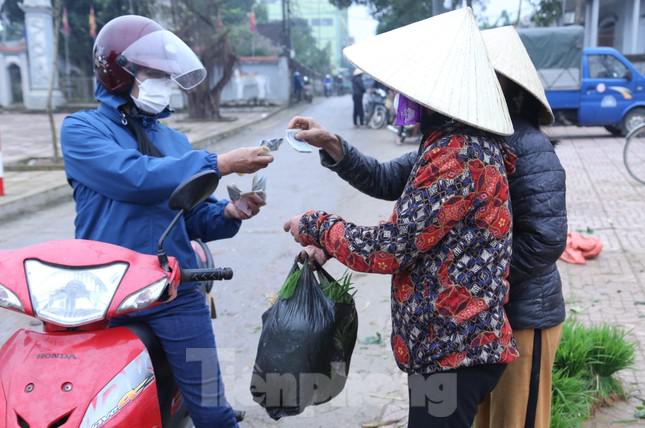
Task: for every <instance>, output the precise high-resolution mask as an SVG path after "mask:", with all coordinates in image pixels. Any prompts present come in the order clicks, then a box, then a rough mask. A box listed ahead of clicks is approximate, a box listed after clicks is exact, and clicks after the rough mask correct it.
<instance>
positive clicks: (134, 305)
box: [116, 278, 168, 314]
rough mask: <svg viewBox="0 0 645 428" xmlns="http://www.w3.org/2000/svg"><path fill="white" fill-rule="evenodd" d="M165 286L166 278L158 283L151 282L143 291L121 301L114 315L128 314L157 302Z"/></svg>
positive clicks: (166, 283)
mask: <svg viewBox="0 0 645 428" xmlns="http://www.w3.org/2000/svg"><path fill="white" fill-rule="evenodd" d="M167 285H168V280H167V279H166V278H162V279H160V280H159V281H156V282H153V283H152V284H150V285H149V286H147V287H146V288H144V289H143V290H139V291H137V292H136V293H132V294H131V295H129V296H128V297H127V298H126V299H125V300H124V301H123V303H121V305H120V306H119V309H117V310H116V313H117V314H120V313H123V312H130V311H134V310H137V309H142V308H145V307H147V306H150V305H151V304H153V303H154V302H156V301H157V300H159V297H160V296H161V293H163V291H164V290H165V289H166V286H167Z"/></svg>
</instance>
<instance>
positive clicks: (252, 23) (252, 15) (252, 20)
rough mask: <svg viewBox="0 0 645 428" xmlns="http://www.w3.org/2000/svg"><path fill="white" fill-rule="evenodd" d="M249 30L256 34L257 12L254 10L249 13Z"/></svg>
mask: <svg viewBox="0 0 645 428" xmlns="http://www.w3.org/2000/svg"><path fill="white" fill-rule="evenodd" d="M249 30H251V33H255V11H254V10H252V11H251V13H249Z"/></svg>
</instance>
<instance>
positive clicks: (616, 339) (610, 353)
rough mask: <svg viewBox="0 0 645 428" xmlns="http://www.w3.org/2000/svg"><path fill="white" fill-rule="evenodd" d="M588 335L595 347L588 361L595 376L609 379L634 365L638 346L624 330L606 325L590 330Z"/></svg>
mask: <svg viewBox="0 0 645 428" xmlns="http://www.w3.org/2000/svg"><path fill="white" fill-rule="evenodd" d="M587 335H588V337H589V338H590V339H591V342H592V345H593V346H592V347H591V349H590V350H589V352H588V354H587V361H588V363H589V365H590V367H591V370H592V371H593V373H594V374H596V375H598V376H601V377H608V376H611V375H613V374H614V373H616V372H618V371H620V370H622V369H625V368H627V367H629V366H631V365H632V364H633V363H634V353H635V351H636V344H635V343H633V342H630V341H628V340H627V332H626V331H625V330H623V329H622V328H618V327H615V326H610V325H607V324H604V325H601V326H597V327H592V328H590V329H589V330H588V332H587Z"/></svg>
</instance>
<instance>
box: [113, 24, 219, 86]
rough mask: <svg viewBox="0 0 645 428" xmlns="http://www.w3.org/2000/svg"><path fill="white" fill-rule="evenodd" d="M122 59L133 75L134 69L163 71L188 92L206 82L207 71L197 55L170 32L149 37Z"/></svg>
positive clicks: (153, 33)
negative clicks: (137, 67) (144, 68)
mask: <svg viewBox="0 0 645 428" xmlns="http://www.w3.org/2000/svg"><path fill="white" fill-rule="evenodd" d="M123 56H124V57H125V59H126V60H127V64H126V66H125V69H126V70H128V71H129V72H130V73H133V72H134V70H133V67H132V65H135V66H143V67H147V68H152V69H155V70H160V71H163V72H165V73H168V75H169V76H170V78H171V79H172V80H173V81H174V82H175V83H177V85H178V86H179V87H180V88H182V89H184V90H186V91H187V90H189V89H192V88H194V87H195V86H197V85H199V84H200V83H201V82H202V81H204V79H205V78H206V69H205V68H204V66H203V65H202V63H201V61H200V60H199V58H197V55H195V53H194V52H193V51H192V49H190V48H189V47H188V45H186V43H184V42H183V41H182V40H181V39H180V38H179V37H177V36H176V35H174V34H173V33H171V32H170V31H168V30H162V31H154V32H152V33H149V34H146V35H145V36H143V37H142V38H140V39H139V40H137V41H136V42H134V43H132V44H131V45H130V46H128V48H127V49H126V50H124V51H123Z"/></svg>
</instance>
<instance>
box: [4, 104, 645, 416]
mask: <svg viewBox="0 0 645 428" xmlns="http://www.w3.org/2000/svg"><path fill="white" fill-rule="evenodd" d="M299 109H302V111H299ZM296 112H299V113H304V114H308V115H312V116H314V117H315V118H316V119H317V120H318V121H319V122H321V123H322V124H323V125H325V126H327V127H329V128H331V129H332V130H334V131H336V132H337V133H339V134H340V135H343V136H344V137H346V138H347V139H348V140H349V141H350V142H352V143H354V144H356V145H357V146H358V147H359V148H360V149H361V150H363V151H364V152H366V153H369V154H371V155H373V156H375V157H377V158H380V159H390V158H393V157H395V156H398V155H400V154H402V153H404V152H405V151H407V150H415V149H416V147H413V146H411V145H408V146H397V145H396V144H394V138H393V136H392V135H391V134H390V133H388V132H386V131H372V130H366V129H354V128H353V127H352V126H351V122H350V112H351V102H350V99H349V98H348V97H345V98H331V99H328V100H324V101H322V102H318V103H315V104H314V105H313V106H302V107H300V108H296V109H292V110H290V111H284V112H281V113H278V114H277V115H275V116H274V117H272V118H270V119H268V120H265V121H263V122H260V123H256V124H254V125H251V126H248V127H246V128H245V129H244V130H243V131H241V132H238V133H236V134H235V135H233V136H231V137H230V138H227V139H225V140H222V141H220V142H219V143H217V144H216V145H214V146H212V147H213V150H214V151H217V152H223V151H226V150H228V149H231V148H234V147H239V146H241V145H244V144H255V143H256V142H257V140H258V139H259V138H260V137H272V136H278V135H281V134H282V133H283V132H284V128H285V127H286V123H287V120H288V118H289V117H290V116H291V115H292V114H294V113H296ZM548 133H550V134H551V135H553V136H557V137H558V138H561V140H562V141H561V143H560V144H559V145H558V146H557V149H556V150H557V152H558V154H559V156H560V158H561V161H562V163H563V165H564V166H565V168H566V170H567V185H568V198H567V205H568V211H569V221H570V228H571V229H586V228H587V227H589V228H591V229H593V231H594V234H595V235H597V236H599V237H601V238H602V240H603V242H604V244H605V250H604V251H603V253H602V254H601V255H600V256H599V257H598V259H596V260H594V261H590V262H589V263H588V264H587V265H585V266H572V265H566V264H564V263H563V264H560V268H561V272H562V276H563V280H564V284H565V285H564V286H565V294H566V299H567V303H568V306H569V310H570V315H575V316H576V317H577V318H578V319H579V320H581V321H582V322H585V323H592V322H594V323H595V322H610V323H615V324H619V325H623V326H626V327H627V328H629V329H630V331H631V337H632V338H633V339H634V340H637V341H639V348H638V354H637V361H636V364H635V367H634V369H632V370H626V371H625V372H624V373H623V374H622V378H623V379H624V381H625V383H626V387H627V389H628V392H629V394H630V401H628V402H626V403H619V404H618V405H617V406H615V407H613V408H611V409H601V410H600V411H599V412H598V416H597V417H596V418H595V419H594V420H592V421H590V422H589V423H588V424H587V427H588V428H596V427H598V428H600V427H609V426H620V427H636V426H643V424H639V423H637V422H635V421H631V422H625V420H627V419H630V418H631V417H632V415H633V410H634V406H635V403H636V402H637V399H638V397H640V398H641V399H642V398H645V397H644V395H645V341H644V340H645V337H644V335H645V333H644V332H643V329H642V326H643V319H645V304H644V303H645V287H644V286H643V281H644V280H645V265H643V260H645V248H644V246H645V222H644V221H643V215H645V214H644V213H645V199H644V198H643V196H644V193H645V187H644V186H639V185H638V184H637V183H635V182H633V181H632V180H630V178H629V177H628V175H627V173H626V172H625V170H624V167H623V166H622V161H621V158H620V155H621V149H622V140H621V139H617V138H613V137H610V136H609V135H608V134H607V133H606V132H605V131H604V130H602V129H596V128H590V129H584V128H573V127H567V128H558V127H554V128H549V129H548ZM266 175H267V179H268V201H269V204H268V206H267V207H265V209H264V210H263V212H262V213H261V214H260V215H259V216H258V217H257V218H254V219H252V220H249V221H248V222H246V223H245V224H244V225H243V227H242V230H241V231H240V233H239V234H238V236H236V237H235V238H233V239H230V240H226V241H218V242H215V243H213V244H212V245H211V248H212V250H213V252H214V254H215V257H216V260H217V263H218V264H221V265H226V266H231V267H233V268H234V269H235V271H236V276H235V279H234V280H233V281H231V282H228V283H222V284H217V285H216V286H215V294H216V298H217V304H218V314H219V316H220V318H218V319H217V320H216V321H215V322H214V326H215V330H216V334H217V339H218V346H219V348H220V350H221V351H220V357H221V359H222V362H223V366H224V377H225V381H226V385H227V388H228V395H229V397H230V399H231V401H232V402H233V403H234V405H235V406H236V407H238V408H244V409H246V410H247V411H248V412H249V414H248V418H247V420H248V422H247V423H245V425H244V426H249V427H267V426H281V427H302V426H310V427H312V428H313V427H329V426H330V425H335V426H338V427H355V426H360V425H361V424H363V423H366V422H369V421H381V420H392V419H394V420H399V419H401V418H404V416H405V412H406V405H407V393H406V390H405V376H404V375H403V374H402V373H401V372H400V371H398V369H397V368H396V366H395V364H394V360H393V358H392V356H391V352H390V350H389V346H387V345H383V346H380V345H363V344H361V343H359V344H358V346H357V349H356V351H355V354H354V358H353V360H352V368H351V373H350V377H349V381H348V383H347V387H346V389H345V392H344V393H343V394H342V396H341V397H338V398H336V399H335V400H332V402H331V403H328V404H325V405H322V406H318V407H316V408H313V409H310V410H307V412H305V414H304V415H301V416H299V417H295V418H288V419H286V420H282V421H279V422H273V421H271V420H270V419H269V418H268V417H267V416H266V415H265V414H264V412H263V410H262V409H261V408H260V407H258V406H257V405H256V404H254V403H253V402H252V401H251V400H250V395H249V393H248V385H249V380H250V373H251V366H252V363H253V359H254V357H255V351H256V346H257V340H258V337H259V326H260V316H261V314H262V312H263V311H264V310H265V309H266V308H267V307H268V300H269V299H270V298H271V296H272V295H273V293H275V291H276V290H277V289H278V288H279V286H280V285H281V283H282V281H283V279H284V277H285V275H286V273H287V271H288V269H289V268H290V264H291V262H292V259H293V257H294V255H295V254H296V252H297V251H298V247H297V246H296V245H295V244H294V243H293V242H292V241H291V239H290V237H289V236H287V235H286V234H285V233H283V232H282V231H281V226H282V224H283V222H284V221H285V220H286V219H288V218H289V217H290V216H292V215H294V214H297V213H300V212H302V211H304V210H306V209H309V208H314V209H325V210H328V211H332V212H335V213H338V214H341V215H343V216H345V218H347V219H348V220H351V221H353V222H357V223H362V224H376V223H377V222H378V221H379V220H382V219H385V218H387V217H388V215H389V213H390V210H391V208H392V204H391V203H388V202H382V201H376V200H373V199H370V198H368V197H366V196H364V195H361V194H359V193H358V192H356V191H354V190H352V189H351V188H349V187H348V186H346V185H344V184H343V183H342V182H341V181H340V180H339V179H338V178H336V177H335V176H334V175H333V174H332V173H330V172H329V171H326V170H324V169H323V168H321V167H320V166H319V163H318V156H317V155H316V154H311V155H303V154H298V153H295V152H293V151H292V150H290V149H289V148H288V147H283V148H282V149H281V150H280V151H279V152H278V153H277V154H276V161H275V163H274V164H273V165H271V167H270V168H269V169H267V170H266ZM250 180H251V177H250V176H244V177H240V176H237V175H233V176H228V177H225V178H224V179H223V180H222V183H221V184H220V188H219V189H218V191H217V192H216V194H218V195H225V188H226V184H229V183H233V182H234V183H237V184H240V185H241V186H242V187H243V188H244V187H246V186H248V185H249V182H250ZM73 216H74V210H73V204H72V203H70V202H67V203H62V204H59V205H57V206H54V207H52V208H49V209H46V210H42V211H40V212H37V213H34V214H31V215H26V216H23V217H21V218H19V219H16V220H15V221H10V222H4V223H0V248H15V247H20V246H24V245H29V244H31V243H36V242H41V241H45V240H51V239H66V238H71V237H72V236H73ZM329 270H330V271H331V272H332V273H333V274H339V273H342V271H343V268H342V267H341V266H340V265H338V264H337V263H336V262H330V266H329ZM354 278H355V281H356V286H357V288H358V290H359V291H358V294H357V308H358V310H359V319H360V326H359V340H361V339H364V338H366V337H368V336H373V335H375V334H376V333H377V332H378V333H380V334H382V335H383V337H384V338H385V343H387V342H388V341H387V337H388V335H389V329H390V309H389V281H388V278H387V277H385V276H382V275H364V274H356V275H354ZM572 309H573V310H574V312H575V314H572V313H571V310H572ZM21 326H27V327H30V328H35V327H33V326H29V320H28V319H27V318H26V317H23V316H20V315H17V314H13V313H8V312H6V311H5V312H4V313H3V314H2V316H0V341H4V340H6V338H7V337H8V336H9V335H10V334H11V333H12V331H14V330H15V329H16V328H18V327H21ZM401 423H402V422H401ZM399 424H400V423H399ZM396 425H397V424H393V425H392V426H396Z"/></svg>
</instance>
